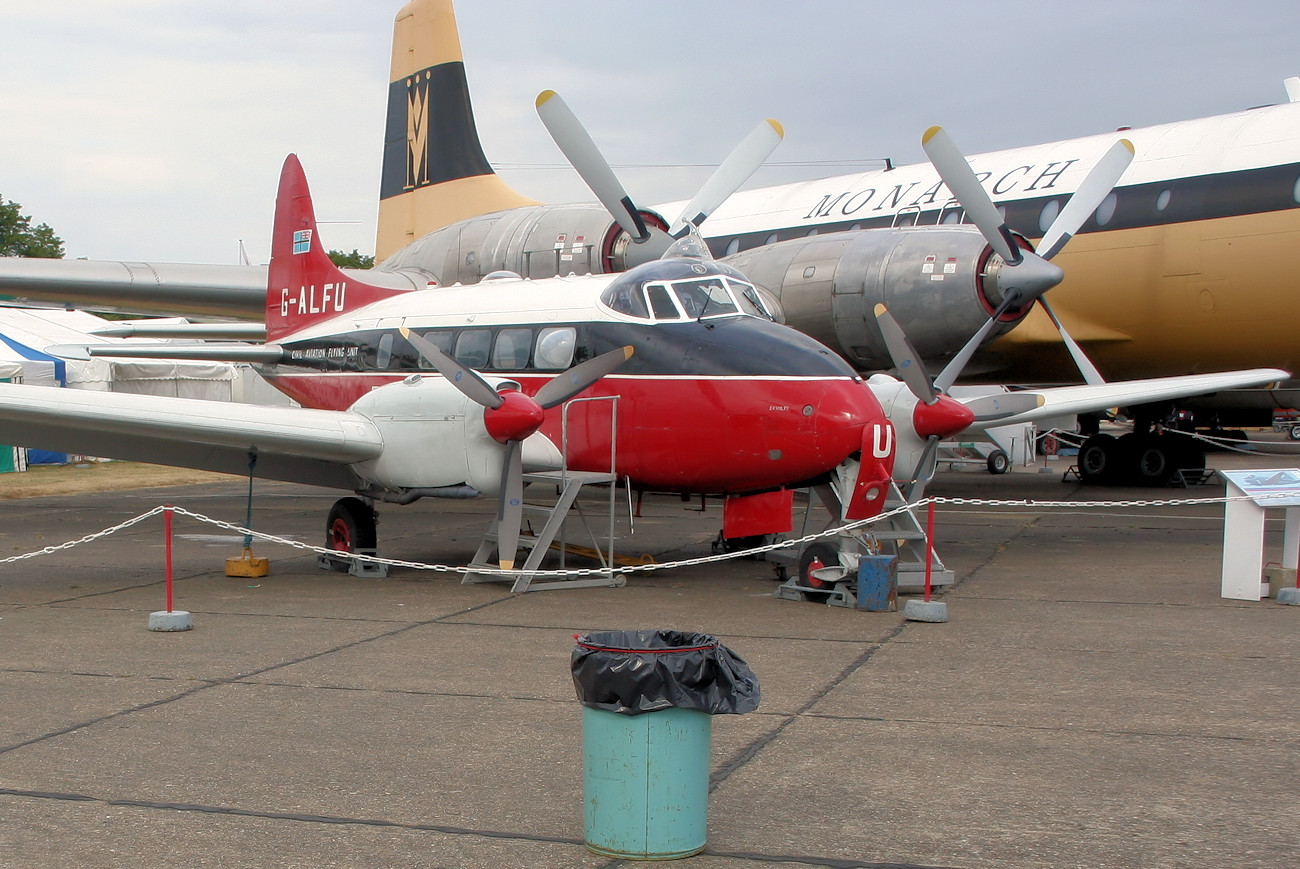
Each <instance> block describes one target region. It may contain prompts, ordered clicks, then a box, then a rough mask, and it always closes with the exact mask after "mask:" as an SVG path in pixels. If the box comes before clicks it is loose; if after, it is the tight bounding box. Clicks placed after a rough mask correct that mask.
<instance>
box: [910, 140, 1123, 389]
mask: <svg viewBox="0 0 1300 869" xmlns="http://www.w3.org/2000/svg"><path fill="white" fill-rule="evenodd" d="M921 147H922V148H923V149H925V153H926V156H928V157H929V158H930V162H931V163H932V164H933V165H934V168H935V170H936V171H937V172H938V173H939V177H940V178H941V179H943V183H944V184H945V185H947V187H948V189H949V190H951V191H952V193H953V195H954V196H955V197H956V198H957V200H958V201H959V202H960V203H961V205H962V207H963V208H964V209H965V211H966V214H967V216H968V217H970V219H971V222H972V223H974V224H975V226H976V228H977V229H979V231H980V234H982V235H983V236H984V238H985V240H986V241H988V243H989V246H990V247H992V248H993V250H994V252H995V253H997V255H998V256H1000V257H1001V258H1002V260H1003V262H1004V263H1005V266H1004V267H1003V269H1002V270H1001V271H1000V272H999V274H998V284H999V286H1001V287H1002V290H1003V298H1002V303H1001V304H1000V305H998V307H997V310H995V311H994V312H993V315H992V316H991V317H990V318H989V320H988V322H986V323H985V324H984V325H983V326H982V327H980V329H979V331H977V332H976V333H975V335H974V336H972V337H971V339H970V340H969V341H968V342H967V343H966V345H965V346H964V347H962V349H961V350H960V351H958V353H957V355H956V356H955V357H953V359H952V361H950V362H949V363H948V365H947V366H946V367H945V368H944V370H943V371H942V372H940V374H939V376H938V377H937V378H936V379H935V386H936V388H938V389H939V390H940V391H946V390H947V389H948V388H949V387H951V386H952V384H953V383H954V382H956V380H957V377H958V376H959V375H960V374H961V371H962V369H963V368H965V367H966V363H967V362H969V361H970V358H971V356H973V355H974V354H975V351H976V350H977V349H979V347H980V345H981V344H982V343H983V342H984V340H985V338H987V337H988V335H989V333H990V332H991V331H992V330H993V328H994V326H996V325H997V323H998V322H999V321H1000V320H1001V318H1002V316H1003V315H1004V314H1006V312H1007V311H1008V310H1011V309H1012V308H1013V307H1014V308H1023V307H1025V306H1026V305H1028V304H1032V303H1033V302H1035V301H1037V302H1038V303H1039V304H1041V305H1042V306H1043V310H1044V311H1046V312H1047V315H1048V316H1049V317H1051V319H1052V322H1053V323H1054V324H1055V325H1056V329H1057V331H1058V332H1060V334H1061V337H1062V339H1063V340H1064V341H1065V344H1066V348H1067V349H1068V350H1069V351H1070V355H1071V356H1072V357H1073V358H1074V360H1075V363H1076V364H1078V365H1079V370H1080V371H1081V372H1083V375H1084V380H1085V381H1087V382H1089V383H1092V382H1094V381H1093V380H1090V379H1089V378H1090V377H1093V376H1095V377H1096V378H1097V381H1096V382H1100V378H1101V375H1100V374H1098V373H1097V370H1096V368H1095V367H1094V366H1093V365H1092V363H1091V362H1089V361H1088V360H1087V357H1086V356H1085V355H1084V354H1083V351H1082V349H1080V348H1079V345H1078V344H1076V343H1075V342H1074V340H1073V339H1072V338H1071V337H1070V336H1069V334H1068V333H1067V332H1066V330H1065V328H1064V327H1063V326H1062V325H1061V322H1060V320H1058V319H1057V318H1056V316H1055V315H1054V314H1053V313H1052V310H1051V308H1049V307H1048V305H1047V301H1046V300H1045V299H1044V298H1043V294H1044V293H1046V292H1047V291H1048V290H1050V289H1051V288H1052V287H1054V286H1056V285H1057V284H1059V283H1060V282H1061V280H1062V279H1064V277H1065V273H1064V272H1062V271H1061V269H1060V268H1059V267H1058V266H1056V265H1053V264H1052V263H1051V259H1052V258H1053V257H1055V256H1056V255H1057V254H1058V253H1060V252H1061V249H1062V248H1063V247H1065V245H1066V243H1068V242H1069V240H1070V239H1071V238H1073V237H1074V235H1075V233H1077V232H1078V231H1079V228H1080V227H1081V226H1083V223H1084V221H1086V220H1087V219H1088V216H1089V215H1091V214H1092V213H1093V212H1094V211H1096V210H1097V208H1098V206H1100V205H1101V203H1102V201H1103V200H1104V199H1105V198H1106V197H1107V196H1108V195H1109V194H1110V192H1111V190H1113V189H1114V187H1115V185H1116V184H1117V183H1118V182H1119V179H1120V176H1122V175H1123V174H1124V171H1125V170H1126V169H1127V168H1128V166H1129V164H1130V163H1131V162H1132V161H1133V143H1132V142H1130V141H1129V140H1128V139H1120V140H1119V141H1117V142H1115V143H1114V144H1113V145H1111V146H1110V148H1108V149H1107V150H1106V153H1104V154H1103V155H1102V156H1101V158H1100V159H1099V160H1098V161H1097V163H1096V165H1094V166H1093V167H1092V169H1091V171H1089V172H1088V174H1087V176H1085V177H1084V179H1083V181H1082V182H1081V183H1080V184H1079V187H1078V189H1077V190H1076V191H1075V192H1074V195H1073V196H1071V197H1070V201H1069V202H1067V203H1066V205H1065V207H1064V208H1062V209H1061V213H1060V214H1058V215H1057V216H1056V219H1055V220H1054V221H1052V225H1051V226H1050V227H1048V228H1047V231H1046V232H1045V233H1044V234H1043V238H1042V239H1041V240H1040V241H1039V244H1038V250H1037V252H1034V251H1026V250H1023V249H1021V247H1020V246H1019V244H1018V243H1017V242H1016V239H1015V237H1014V236H1013V235H1012V234H1011V230H1010V228H1009V227H1008V226H1007V224H1006V221H1005V220H1003V219H1002V215H1001V214H999V213H998V210H997V206H995V205H994V204H993V200H992V199H991V198H990V197H989V195H988V193H987V192H986V191H985V190H984V187H983V185H982V184H980V182H979V179H978V178H977V177H976V175H975V172H974V170H973V169H971V167H970V164H969V163H967V162H966V158H965V157H964V156H963V155H962V153H961V151H960V150H958V148H957V146H956V145H955V144H954V143H953V141H952V139H951V138H950V137H949V136H948V134H947V132H945V131H944V129H943V128H942V127H937V126H936V127H931V128H930V129H928V130H926V131H925V134H924V135H923V136H922V137H921ZM1003 285H1005V286H1003Z"/></svg>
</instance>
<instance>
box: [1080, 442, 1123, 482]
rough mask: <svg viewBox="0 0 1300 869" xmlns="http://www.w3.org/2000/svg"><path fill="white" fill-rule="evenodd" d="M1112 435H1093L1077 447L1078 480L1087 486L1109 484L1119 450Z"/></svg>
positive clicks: (1113, 474)
mask: <svg viewBox="0 0 1300 869" xmlns="http://www.w3.org/2000/svg"><path fill="white" fill-rule="evenodd" d="M1117 443H1118V442H1117V441H1116V440H1115V438H1114V436H1113V435H1108V434H1095V435H1093V436H1092V437H1090V438H1088V439H1087V440H1086V441H1084V442H1083V446H1081V447H1079V479H1080V480H1082V481H1083V482H1085V483H1088V484H1089V485H1094V486H1099V485H1103V484H1105V483H1109V482H1110V481H1111V479H1112V478H1113V477H1114V476H1115V472H1116V470H1117V468H1116V466H1117V465H1118V464H1119V461H1118V459H1119V448H1118V446H1117Z"/></svg>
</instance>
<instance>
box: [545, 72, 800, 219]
mask: <svg viewBox="0 0 1300 869" xmlns="http://www.w3.org/2000/svg"><path fill="white" fill-rule="evenodd" d="M537 115H538V117H540V118H541V119H542V124H543V125H544V126H545V127H546V130H547V132H549V133H550V134H551V138H552V139H554V140H555V144H556V145H557V146H559V149H560V150H561V151H562V152H563V153H564V156H565V157H566V158H567V159H568V161H569V162H570V163H571V164H572V165H573V168H574V169H576V170H577V171H578V175H580V176H581V177H582V180H583V181H584V182H586V184H587V186H588V187H590V188H591V192H592V193H594V194H595V195H596V198H597V199H598V200H600V202H601V204H602V205H604V206H605V209H606V210H607V211H609V213H610V214H611V215H613V217H614V220H615V221H617V222H618V225H619V226H621V227H623V229H624V231H626V232H627V234H628V235H629V236H631V237H632V240H633V241H636V242H644V241H646V240H648V239H649V238H650V232H649V231H648V230H647V229H646V226H645V221H644V220H643V219H642V218H641V212H640V211H639V210H638V209H637V207H636V205H635V204H634V203H633V202H632V199H631V197H629V196H628V195H627V191H626V190H624V189H623V185H622V184H621V183H620V182H619V180H618V178H617V176H615V175H614V170H613V169H612V168H610V165H609V163H608V162H606V160H605V158H604V156H603V155H602V154H601V153H600V149H599V148H597V147H596V143H595V142H593V141H592V139H591V135H590V134H588V132H587V130H586V128H584V127H583V126H582V122H581V121H579V120H578V117H577V116H576V115H575V114H574V113H573V111H572V110H571V109H570V108H569V106H568V104H567V103H565V102H564V99H563V98H562V97H561V96H560V95H559V94H557V93H556V92H555V91H551V90H547V91H542V92H541V94H539V95H538V97H537ZM784 136H785V130H784V129H783V128H782V127H781V125H780V123H778V122H777V121H775V120H772V119H771V118H768V119H767V120H765V121H762V122H760V123H759V124H758V126H756V127H755V128H754V129H753V130H751V131H750V133H749V135H747V136H746V137H745V138H744V139H742V140H741V142H740V144H739V145H737V146H736V147H735V148H734V149H732V151H731V153H730V154H728V155H727V158H726V159H725V160H723V161H722V163H721V164H719V166H718V168H717V169H715V170H713V174H712V175H711V176H709V180H708V181H705V182H704V186H703V187H701V188H700V190H699V192H698V193H696V194H695V196H694V197H693V198H692V199H691V201H690V202H689V203H687V205H686V207H685V208H683V209H682V213H681V215H680V216H679V217H678V218H677V219H676V220H675V221H673V225H672V226H671V227H670V228H669V235H671V236H672V237H673V238H681V237H683V236H684V235H686V234H687V233H688V232H690V227H692V226H695V227H698V226H699V225H700V224H701V223H703V222H704V221H705V219H706V218H708V216H709V215H710V214H712V213H713V212H714V210H715V209H717V207H718V206H719V205H721V204H722V203H723V202H725V201H726V200H727V198H728V197H729V196H731V194H733V193H735V192H736V191H737V190H738V189H740V185H742V184H744V183H745V182H746V181H747V180H749V176H751V175H753V174H754V172H755V171H756V170H757V169H758V167H759V166H761V165H763V161H765V160H766V159H767V158H768V156H769V155H770V154H771V153H772V151H773V150H774V149H775V148H776V146H777V145H779V144H781V140H782V138H784Z"/></svg>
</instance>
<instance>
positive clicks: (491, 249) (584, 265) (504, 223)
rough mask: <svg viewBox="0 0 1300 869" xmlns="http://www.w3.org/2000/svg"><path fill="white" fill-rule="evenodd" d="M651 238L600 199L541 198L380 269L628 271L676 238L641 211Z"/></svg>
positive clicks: (443, 232)
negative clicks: (546, 201) (630, 228)
mask: <svg viewBox="0 0 1300 869" xmlns="http://www.w3.org/2000/svg"><path fill="white" fill-rule="evenodd" d="M641 216H642V218H643V219H644V220H645V223H646V228H647V229H649V230H650V234H651V235H650V239H649V240H648V241H645V242H642V243H641V244H637V243H635V242H633V241H632V239H631V238H630V237H629V236H628V234H627V233H626V232H624V231H623V229H622V228H620V227H619V225H618V224H617V223H615V222H614V220H613V219H612V218H611V217H610V216H609V212H607V211H606V210H605V209H604V208H602V207H601V206H599V205H536V206H529V207H527V208H513V209H510V210H508V211H497V212H493V213H491V214H483V215H480V216H478V217H474V218H470V219H469V220H462V221H459V222H457V223H454V224H451V225H449V226H445V227H443V228H442V229H438V230H435V231H433V232H431V233H429V234H428V235H426V236H424V237H423V238H419V239H416V240H415V241H414V242H412V243H411V244H408V245H407V246H406V247H404V248H402V249H401V250H399V251H398V252H397V253H395V254H393V255H392V256H391V257H389V258H388V259H387V260H385V261H384V262H383V263H382V264H381V265H380V267H379V268H380V269H381V270H388V271H397V270H409V269H418V270H422V271H426V272H429V273H431V274H433V275H435V276H436V278H437V280H438V282H439V283H441V284H443V285H444V286H449V285H451V284H455V283H461V284H475V283H478V282H479V280H481V279H482V278H483V276H484V275H488V274H491V273H492V272H495V271H502V270H505V271H511V272H515V273H516V274H519V275H522V276H524V277H526V278H553V277H556V276H558V275H567V274H570V273H575V274H603V273H608V272H622V271H626V270H627V269H629V268H632V267H633V266H636V265H639V264H641V263H643V262H650V261H652V260H656V259H659V257H660V256H661V255H663V252H664V251H665V250H667V249H668V246H669V245H670V244H671V243H672V239H671V238H669V237H668V235H667V233H666V232H665V231H664V230H665V229H667V224H666V223H665V222H664V219H663V218H662V217H660V216H659V215H657V214H653V213H651V212H646V211H643V212H641Z"/></svg>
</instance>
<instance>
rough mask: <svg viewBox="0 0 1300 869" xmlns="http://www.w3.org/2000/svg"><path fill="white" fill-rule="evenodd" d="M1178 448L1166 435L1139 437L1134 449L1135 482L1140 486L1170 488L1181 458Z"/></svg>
mask: <svg viewBox="0 0 1300 869" xmlns="http://www.w3.org/2000/svg"><path fill="white" fill-rule="evenodd" d="M1176 447H1177V445H1176V444H1173V443H1171V442H1170V439H1169V438H1168V437H1166V436H1165V435H1138V436H1137V440H1136V441H1135V442H1134V444H1133V448H1132V449H1133V458H1134V462H1133V464H1134V470H1135V474H1134V479H1133V482H1134V483H1136V484H1137V485H1140V486H1158V487H1161V488H1163V487H1165V486H1168V485H1169V480H1170V478H1172V477H1173V475H1174V471H1175V470H1176V469H1177V467H1178V464H1179V459H1180V458H1181V456H1180V455H1179V450H1178V449H1176Z"/></svg>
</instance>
